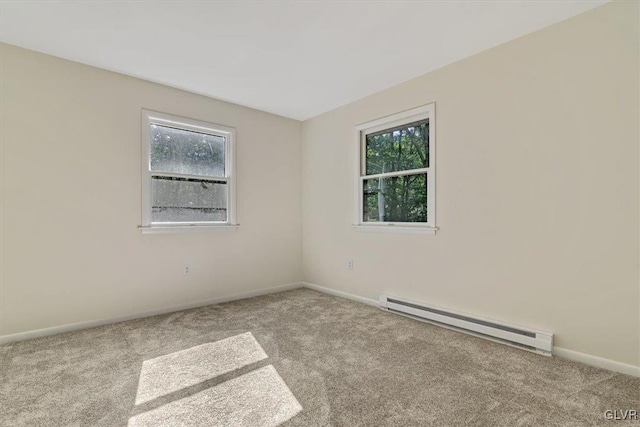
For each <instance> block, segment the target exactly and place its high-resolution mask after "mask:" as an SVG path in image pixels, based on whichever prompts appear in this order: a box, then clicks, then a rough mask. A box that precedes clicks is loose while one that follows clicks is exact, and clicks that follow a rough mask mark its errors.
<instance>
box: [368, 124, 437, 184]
mask: <svg viewBox="0 0 640 427" xmlns="http://www.w3.org/2000/svg"><path fill="white" fill-rule="evenodd" d="M365 144H366V147H365V157H366V169H365V170H366V175H373V174H378V173H385V172H397V171H403V170H410V169H420V168H428V167H429V121H428V120H423V121H420V122H416V123H412V124H407V125H404V126H400V127H396V128H392V129H388V130H384V131H381V132H375V133H372V134H369V135H367V136H366V138H365Z"/></svg>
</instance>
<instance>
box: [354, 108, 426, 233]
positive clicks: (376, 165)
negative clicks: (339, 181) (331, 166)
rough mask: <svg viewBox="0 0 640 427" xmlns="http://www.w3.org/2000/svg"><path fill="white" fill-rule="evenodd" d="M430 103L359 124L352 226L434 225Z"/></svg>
mask: <svg viewBox="0 0 640 427" xmlns="http://www.w3.org/2000/svg"><path fill="white" fill-rule="evenodd" d="M434 117H435V116H434V107H433V104H430V105H427V106H424V107H419V108H416V109H414V110H410V111H407V112H403V113H399V114H396V115H394V116H390V117H388V118H383V119H379V120H375V121H373V122H369V123H366V124H364V125H361V126H359V127H358V130H359V141H358V149H359V154H360V156H359V171H358V172H359V173H358V181H357V194H358V201H357V209H356V211H357V221H356V225H367V226H369V225H371V226H394V225H395V226H400V227H402V226H405V227H420V226H422V227H429V228H434V227H435V165H434V160H435V156H434V151H435V150H434V148H435V147H434V142H435V138H434V131H433V128H434Z"/></svg>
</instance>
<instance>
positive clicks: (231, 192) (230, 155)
mask: <svg viewBox="0 0 640 427" xmlns="http://www.w3.org/2000/svg"><path fill="white" fill-rule="evenodd" d="M140 123H141V133H142V150H141V161H142V163H141V169H142V182H141V186H142V187H141V193H142V206H141V209H142V212H141V225H140V228H141V231H143V230H142V229H143V228H144V229H148V228H149V227H153V226H154V225H157V224H153V223H152V222H151V206H152V204H153V203H152V200H151V199H152V194H151V180H152V176H170V177H183V178H194V179H203V180H214V181H215V180H217V181H225V182H226V183H227V220H226V221H224V223H225V224H227V225H230V226H233V225H236V224H237V222H238V218H237V206H236V195H237V194H236V193H237V190H236V175H237V173H236V130H235V128H232V127H229V126H223V125H218V124H215V123H208V122H203V121H200V120H195V119H189V118H186V117H181V116H175V115H172V114H166V113H161V112H157V111H152V110H147V109H144V108H143V109H142V111H141V121H140ZM152 124H157V125H164V126H170V127H175V128H178V129H184V130H190V131H194V132H204V133H207V134H210V135H215V136H220V137H222V138H224V139H225V176H224V177H215V176H210V175H203V176H199V175H187V174H179V173H163V172H152V171H151V140H150V133H149V128H150V126H151V125H152ZM182 224H183V225H186V226H189V225H191V224H197V223H182ZM159 226H160V227H163V226H164V224H162V223H161V224H159ZM183 230H185V229H182V228H176V229H173V230H171V232H173V233H177V232H181V231H183ZM187 231H189V230H187ZM191 231H192V230H191ZM143 233H144V231H143Z"/></svg>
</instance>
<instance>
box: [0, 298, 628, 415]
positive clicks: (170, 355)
mask: <svg viewBox="0 0 640 427" xmlns="http://www.w3.org/2000/svg"><path fill="white" fill-rule="evenodd" d="M626 409H636V410H639V412H640V378H633V377H629V376H625V375H620V374H615V373H613V372H609V371H605V370H600V369H596V368H592V367H589V366H586V365H583V364H579V363H575V362H571V361H568V360H563V359H560V358H547V357H543V356H538V355H535V354H532V353H528V352H525V351H522V350H518V349H513V348H510V347H507V346H503V345H499V344H494V343H492V342H489V341H486V340H482V339H478V338H474V337H471V336H468V335H464V334H460V333H456V332H453V331H450V330H447V329H443V328H439V327H436V326H431V325H429V324H425V323H422V322H417V321H414V320H411V319H407V318H404V317H401V316H397V315H393V314H389V313H385V312H383V311H381V310H378V309H376V308H373V307H368V306H365V305H361V304H358V303H354V302H351V301H347V300H343V299H339V298H335V297H331V296H328V295H324V294H321V293H318V292H315V291H311V290H306V289H299V290H294V291H289V292H283V293H279V294H272V295H267V296H262V297H257V298H252V299H247V300H242V301H236V302H231V303H226V304H221V305H213V306H208V307H203V308H198V309H193V310H186V311H181V312H177V313H172V314H168V315H162V316H155V317H149V318H145V319H140V320H133V321H128V322H123V323H118V324H114V325H109V326H104V327H99V328H94V329H88V330H83V331H78V332H72V333H67V334H61V335H57V336H52V337H47V338H41V339H36V340H32V341H25V342H20V343H15V344H10V345H5V346H2V347H0V425H2V426H12V427H14V426H65V427H68V426H161V425H168V426H172V427H181V426H208V425H220V426H234V425H238V426H260V425H262V426H276V425H282V426H326V425H334V426H358V425H363V426H377V425H380V426H429V425H433V426H448V425H451V426H491V427H493V426H547V425H549V426H551V425H558V426H586V425H598V424H606V425H620V426H628V425H640V421H635V422H632V421H617V422H611V421H609V422H606V421H605V419H604V412H605V410H626Z"/></svg>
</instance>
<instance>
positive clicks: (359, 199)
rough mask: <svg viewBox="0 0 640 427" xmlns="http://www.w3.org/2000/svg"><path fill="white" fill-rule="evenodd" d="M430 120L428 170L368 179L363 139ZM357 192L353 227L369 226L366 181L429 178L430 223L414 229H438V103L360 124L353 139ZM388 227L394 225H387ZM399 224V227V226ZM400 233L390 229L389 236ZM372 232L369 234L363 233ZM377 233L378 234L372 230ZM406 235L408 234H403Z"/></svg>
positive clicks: (355, 193)
mask: <svg viewBox="0 0 640 427" xmlns="http://www.w3.org/2000/svg"><path fill="white" fill-rule="evenodd" d="M424 119H428V120H429V167H428V168H422V169H412V170H407V171H394V172H384V173H379V174H373V175H366V173H365V172H363V165H364V162H365V148H364V146H365V144H364V139H365V137H366V135H367V134H370V133H373V132H378V131H381V130H385V129H391V128H394V127H396V126H401V125H404V124H409V123H412V122H415V121H419V120H424ZM354 142H355V144H354V160H355V162H354V163H355V164H354V178H355V182H354V189H355V192H354V194H353V196H354V197H353V206H354V208H353V216H354V221H353V224H354V225H356V226H366V225H368V224H369V223H366V222H365V221H363V216H364V212H363V196H362V193H363V188H364V181H365V180H367V179H375V178H384V177H389V176H402V175H413V174H418V173H421V174H426V175H427V177H426V179H427V222H425V223H416V224H415V225H416V226H418V225H422V226H426V227H428V228H431V229H436V228H437V227H436V209H437V207H436V106H435V102H432V103H430V104H426V105H422V106H420V107H416V108H412V109H410V110H406V111H402V112H400V113H396V114H392V115H390V116H386V117H382V118H379V119H375V120H372V121H369V122H367V123H362V124H359V125H357V126H356V127H355V138H354ZM385 224H393V223H390V222H387V223H385ZM396 224H397V223H396ZM396 230H397V229H390V230H387V231H386V232H389V233H403V231H396ZM364 231H369V230H364ZM371 231H378V230H371ZM404 233H406V231H404ZM422 234H435V233H431V232H428V233H422Z"/></svg>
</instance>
